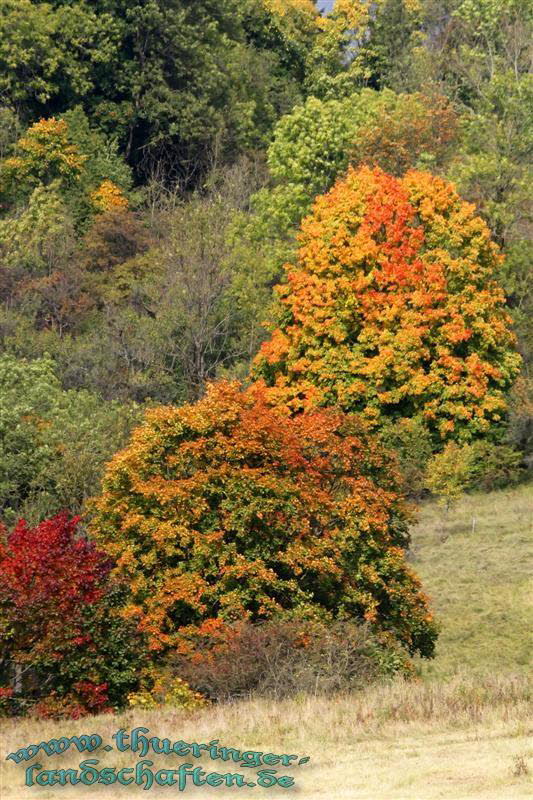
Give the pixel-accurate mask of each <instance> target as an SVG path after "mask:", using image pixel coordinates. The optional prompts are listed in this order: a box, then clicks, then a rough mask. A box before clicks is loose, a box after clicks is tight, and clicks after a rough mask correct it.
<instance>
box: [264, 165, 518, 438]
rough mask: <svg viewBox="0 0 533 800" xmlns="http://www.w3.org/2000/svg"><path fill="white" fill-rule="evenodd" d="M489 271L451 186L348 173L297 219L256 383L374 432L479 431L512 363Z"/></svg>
mask: <svg viewBox="0 0 533 800" xmlns="http://www.w3.org/2000/svg"><path fill="white" fill-rule="evenodd" d="M500 261H501V256H500V254H499V252H498V249H497V246H496V245H495V244H494V243H493V242H492V241H491V239H490V234H489V230H488V228H487V226H486V225H485V223H484V222H483V221H482V220H481V219H480V218H479V217H477V216H476V214H475V210H474V206H473V205H471V204H469V203H466V202H464V201H463V200H461V198H460V197H459V196H458V194H457V193H456V191H455V189H454V187H453V186H452V185H451V184H450V183H447V182H446V181H444V180H442V179H441V178H438V177H435V176H433V175H431V174H429V173H425V172H418V171H414V170H413V171H409V172H407V173H406V174H405V176H404V177H402V178H395V177H392V176H390V175H388V174H386V173H385V172H383V171H382V170H381V169H379V168H375V169H371V168H370V167H368V166H364V167H361V168H359V169H358V170H355V169H350V170H349V171H348V173H347V175H346V177H345V178H344V179H342V180H339V181H338V182H337V183H336V184H335V186H334V187H333V189H331V191H330V192H328V193H327V194H325V195H323V196H321V197H318V198H317V199H316V201H315V204H314V208H313V212H312V214H310V215H309V216H308V217H307V218H306V219H305V220H304V221H303V223H302V227H301V233H300V249H299V253H298V259H297V263H296V264H288V265H287V266H286V271H287V280H286V282H285V283H284V284H283V285H281V286H279V287H278V289H277V292H278V295H279V324H278V327H277V328H276V329H275V330H274V332H273V334H272V337H271V339H270V340H269V341H267V342H265V343H264V345H263V346H262V348H261V350H260V352H259V354H258V356H257V358H256V360H255V364H254V366H253V375H254V377H255V378H263V379H264V380H265V382H266V384H267V385H268V386H269V387H270V393H271V399H272V401H273V402H276V403H278V404H279V405H280V406H281V407H283V408H285V409H286V410H288V411H290V412H295V411H299V410H302V409H306V408H310V407H313V406H316V405H325V406H338V407H340V408H341V409H343V410H345V411H357V412H361V413H363V415H364V416H365V417H366V418H367V419H369V420H370V421H372V422H373V423H374V424H375V425H377V427H378V428H379V427H381V426H384V425H386V424H390V422H391V421H392V422H397V421H400V420H407V419H414V418H417V419H420V420H421V421H422V422H423V424H424V425H425V426H427V428H428V429H429V430H430V431H431V434H432V436H433V439H434V442H435V444H436V446H437V447H440V446H441V443H442V442H443V441H444V440H446V439H449V438H452V439H460V440H461V439H462V440H465V441H468V440H470V439H472V438H476V437H479V436H484V435H487V433H489V432H490V431H494V430H497V428H498V426H500V427H501V424H502V422H503V420H504V417H505V413H506V399H505V395H506V391H507V390H508V388H509V387H510V386H511V384H512V382H513V379H514V378H515V376H516V375H517V373H518V370H519V365H520V357H519V355H518V354H517V353H516V351H515V347H514V342H515V340H514V335H513V333H512V332H511V330H510V317H509V316H508V314H507V313H506V310H505V298H504V294H503V291H502V289H501V288H500V287H499V286H498V285H497V283H496V281H495V274H496V270H497V268H498V266H499V264H500Z"/></svg>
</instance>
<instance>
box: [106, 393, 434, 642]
mask: <svg viewBox="0 0 533 800" xmlns="http://www.w3.org/2000/svg"><path fill="white" fill-rule="evenodd" d="M266 394H267V392H266V390H265V388H264V387H262V386H260V385H255V386H252V387H250V388H249V389H248V390H246V391H242V390H241V389H240V388H239V386H238V385H237V384H232V383H224V382H223V383H219V384H212V385H211V386H210V387H209V389H208V391H207V394H206V396H205V397H204V398H203V399H201V400H200V401H199V402H197V403H195V404H191V405H185V406H182V407H179V408H175V407H162V408H157V409H153V410H150V411H148V412H147V414H146V419H145V422H144V424H143V425H141V426H140V427H139V428H138V429H137V430H136V431H135V432H134V433H133V435H132V439H131V443H130V445H129V446H128V447H127V448H126V449H125V450H123V451H122V452H120V453H118V454H117V455H116V456H115V457H114V459H113V460H112V461H111V462H110V464H109V466H108V469H107V473H106V475H105V477H104V481H103V493H102V495H101V497H100V498H99V499H98V500H97V502H96V508H95V519H94V523H93V534H94V536H95V538H96V541H97V543H98V546H100V547H102V548H104V549H105V550H106V551H107V552H108V553H109V554H110V555H112V556H113V558H114V560H115V562H116V567H115V570H114V575H115V576H117V577H120V579H123V580H124V582H125V583H126V584H127V585H129V587H130V596H129V603H128V605H127V606H125V607H124V609H123V614H124V616H125V617H126V618H128V619H130V620H136V621H137V623H138V629H139V631H142V632H143V633H144V634H145V635H146V636H147V638H148V641H149V645H150V647H151V649H152V650H153V651H154V652H155V653H159V654H164V653H165V652H166V651H168V650H169V649H171V648H177V649H178V651H181V652H183V653H190V652H193V651H194V647H195V642H197V641H198V640H199V639H202V638H204V639H205V637H207V638H208V639H209V638H214V639H215V640H216V638H217V637H220V638H221V637H223V636H225V635H226V634H227V632H228V627H229V626H231V625H232V624H233V623H235V622H237V621H243V620H249V621H252V622H253V621H260V620H265V619H270V618H276V619H281V618H287V615H288V617H289V618H291V619H295V618H296V619H298V620H302V621H305V620H307V621H309V622H312V621H313V620H320V619H321V620H325V621H327V620H330V619H334V618H355V619H360V620H365V621H366V622H367V623H368V624H369V625H370V626H371V627H372V629H373V630H374V632H375V633H376V635H378V636H381V637H382V640H383V641H384V642H386V641H387V640H388V641H390V642H391V643H393V642H394V643H398V642H399V643H401V644H403V645H404V646H405V647H406V648H407V649H408V650H409V651H410V652H412V653H414V652H417V651H418V652H420V653H421V654H422V655H424V656H430V655H431V654H432V652H433V647H434V640H435V638H436V629H435V624H434V622H433V619H432V615H431V613H430V611H429V610H428V605H427V599H426V597H425V596H424V594H423V593H422V592H421V590H420V583H419V581H418V579H417V577H416V576H415V575H414V574H413V572H412V571H411V570H410V569H409V568H408V566H407V565H406V563H405V558H404V556H405V547H406V546H407V544H408V532H407V528H408V521H409V518H410V512H409V509H408V507H407V506H406V504H405V502H404V500H403V499H402V498H401V496H400V495H399V493H398V491H397V483H396V481H397V476H396V473H395V470H394V467H393V465H392V464H391V462H390V460H389V458H388V457H387V456H386V455H384V453H383V451H382V450H381V449H380V448H379V447H378V446H377V445H376V442H375V440H374V439H373V438H372V437H369V435H368V432H367V430H366V426H365V425H364V424H363V423H362V422H361V421H360V420H358V419H357V418H356V417H355V415H352V416H350V415H344V414H342V413H341V412H335V411H332V410H319V411H316V412H314V413H309V414H300V415H297V416H296V417H293V418H287V417H286V416H285V415H284V414H283V413H282V412H281V411H279V410H278V409H273V408H272V407H270V406H269V404H268V401H267V397H266ZM284 615H285V616H284Z"/></svg>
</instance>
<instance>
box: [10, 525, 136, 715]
mask: <svg viewBox="0 0 533 800" xmlns="http://www.w3.org/2000/svg"><path fill="white" fill-rule="evenodd" d="M78 523H79V519H78V518H77V517H73V518H69V516H68V515H67V514H66V513H63V514H60V515H58V516H56V517H54V518H52V519H49V520H45V521H44V522H41V523H40V524H39V525H37V526H36V527H34V528H30V527H28V525H27V524H26V523H25V521H24V520H21V521H20V522H19V523H18V525H17V526H16V527H15V529H14V530H13V531H12V532H11V533H8V532H7V530H6V529H4V530H3V531H2V536H1V538H0V641H1V645H0V667H2V672H3V673H4V675H3V678H4V680H3V682H4V683H5V682H6V678H7V679H8V680H10V682H11V687H8V688H11V689H12V690H14V691H13V693H12V695H11V698H10V703H9V709H11V711H12V712H17V713H20V712H21V711H23V710H25V709H32V710H33V711H34V713H37V714H40V715H41V716H61V715H67V716H81V715H82V714H84V713H88V712H93V713H95V712H96V711H103V710H109V709H111V708H112V707H113V706H116V705H121V704H122V703H123V702H124V701H125V697H126V694H127V693H128V692H129V691H131V690H132V689H134V688H135V687H136V685H137V669H138V667H140V666H141V665H142V663H143V647H142V642H141V639H140V637H139V636H138V635H137V634H136V633H135V631H134V629H133V627H132V625H131V624H128V623H127V622H125V621H124V620H122V619H121V618H120V617H119V616H118V615H117V613H116V606H117V605H118V604H119V603H120V601H121V591H120V587H118V586H117V585H115V584H111V583H109V582H108V576H109V572H110V569H111V567H112V563H111V562H110V560H109V557H108V556H107V555H106V554H105V553H103V552H101V551H99V550H98V549H97V548H96V547H95V545H94V544H92V543H91V542H88V541H87V540H86V539H85V538H83V537H82V536H81V535H80V533H79V532H78ZM8 699H9V698H8ZM6 704H7V703H6V700H5V698H4V705H6Z"/></svg>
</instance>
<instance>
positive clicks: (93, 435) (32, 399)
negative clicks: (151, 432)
mask: <svg viewBox="0 0 533 800" xmlns="http://www.w3.org/2000/svg"><path fill="white" fill-rule="evenodd" d="M134 419H135V409H132V408H127V407H121V406H120V405H118V404H108V405H107V406H104V407H102V405H101V401H100V399H99V398H98V397H97V396H95V395H93V394H90V393H89V392H76V391H70V392H65V391H64V390H63V389H62V388H61V384H60V383H59V381H58V379H57V378H56V376H55V373H54V367H53V363H52V362H51V361H50V360H45V359H39V360H35V361H23V360H17V359H15V358H13V357H12V356H9V355H3V356H1V357H0V442H1V444H0V448H1V453H0V460H1V463H2V479H1V482H0V508H1V512H0V513H1V515H2V518H3V519H4V520H5V521H6V522H7V523H11V522H12V521H14V520H15V519H16V518H17V517H18V516H26V517H28V518H29V519H30V520H38V519H40V518H42V517H44V516H46V515H48V514H52V513H57V512H58V511H60V510H61V509H62V508H66V507H68V508H70V509H73V510H74V511H78V510H80V509H81V507H82V505H83V502H84V501H85V499H86V498H87V497H89V496H91V495H92V494H94V493H95V492H96V490H97V487H98V481H99V478H100V474H101V470H102V467H103V464H104V463H105V461H106V460H107V459H108V458H109V457H110V456H111V454H112V453H113V452H114V451H115V450H116V449H117V448H118V447H120V445H121V444H122V442H123V441H124V438H125V437H126V436H127V434H128V431H129V429H130V426H131V425H132V424H133V421H134Z"/></svg>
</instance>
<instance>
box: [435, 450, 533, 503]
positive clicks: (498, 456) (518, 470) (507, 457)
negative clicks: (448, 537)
mask: <svg viewBox="0 0 533 800" xmlns="http://www.w3.org/2000/svg"><path fill="white" fill-rule="evenodd" d="M523 474H524V465H523V460H522V454H521V453H519V452H517V451H516V450H514V449H513V448H512V447H509V446H508V445H506V444H494V443H493V442H484V441H477V442H474V443H473V444H464V445H462V446H460V445H458V444H456V443H455V442H448V444H447V445H446V447H445V448H444V450H443V451H442V452H441V453H437V454H436V455H434V456H433V458H432V459H431V460H430V461H429V463H428V466H427V473H426V480H425V485H426V488H428V489H429V490H430V491H431V492H432V493H433V494H434V495H436V496H437V497H440V499H441V500H442V502H444V503H445V505H446V507H447V508H449V507H450V505H451V504H452V503H454V502H455V501H456V500H457V499H458V498H459V497H460V495H461V494H463V492H468V491H475V490H476V489H480V490H482V491H485V492H490V491H492V490H494V489H503V488H505V487H506V486H512V485H513V484H514V483H518V481H519V480H520V479H521V477H522V475H523Z"/></svg>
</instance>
